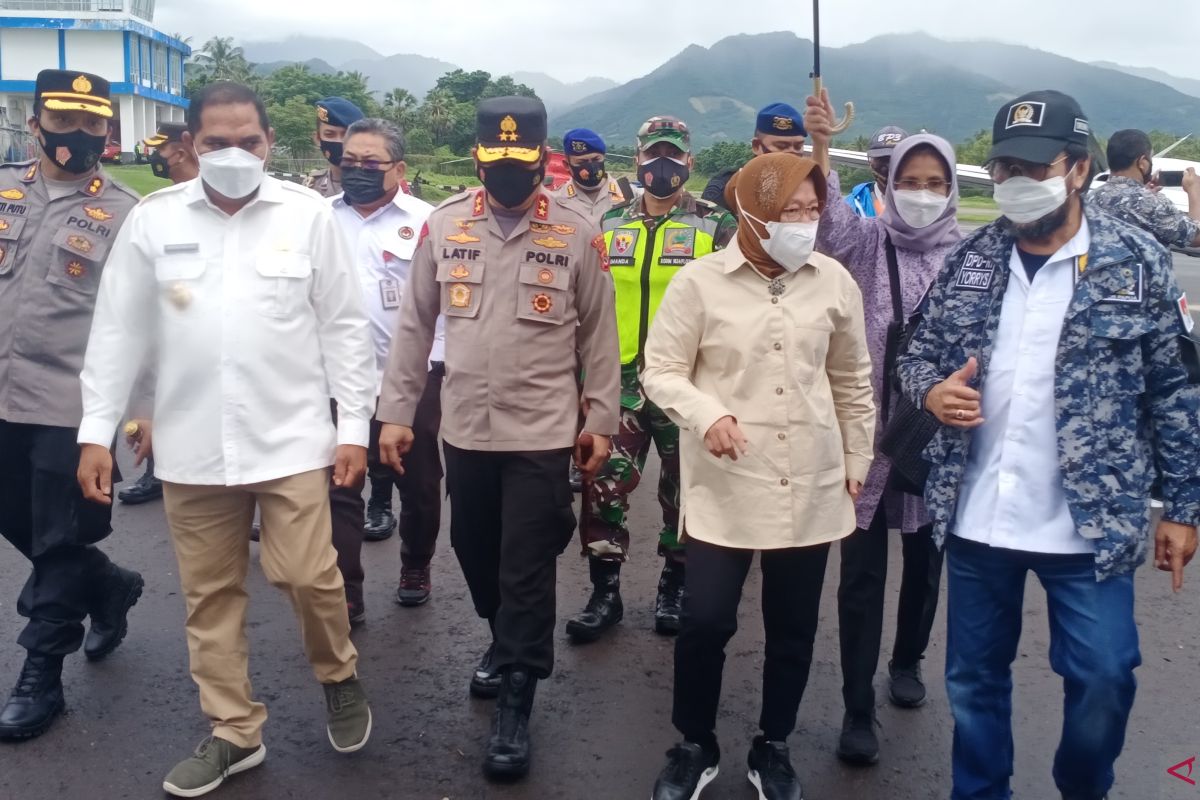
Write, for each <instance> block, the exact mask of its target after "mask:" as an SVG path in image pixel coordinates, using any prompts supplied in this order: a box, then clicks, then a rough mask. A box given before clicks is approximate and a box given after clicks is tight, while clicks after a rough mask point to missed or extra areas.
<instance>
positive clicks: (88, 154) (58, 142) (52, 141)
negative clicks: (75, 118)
mask: <svg viewBox="0 0 1200 800" xmlns="http://www.w3.org/2000/svg"><path fill="white" fill-rule="evenodd" d="M107 143H108V135H107V134H103V133H102V134H99V135H93V134H90V133H88V132H87V131H83V130H78V131H71V132H70V133H54V132H53V131H48V130H46V129H45V128H42V150H44V151H45V153H46V155H47V156H49V157H50V160H51V161H53V162H54V163H55V164H57V165H58V166H60V167H62V168H63V169H65V170H66V171H67V172H70V173H71V174H72V175H82V174H83V173H85V172H90V171H91V169H92V168H93V167H95V166H96V164H97V163H98V162H99V161H100V156H101V155H102V154H103V153H104V145H105V144H107ZM64 149H65V150H66V151H67V160H66V161H65V162H64V161H62V160H60V158H59V155H60V153H59V151H60V150H64Z"/></svg>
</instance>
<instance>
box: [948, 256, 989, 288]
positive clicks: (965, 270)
mask: <svg viewBox="0 0 1200 800" xmlns="http://www.w3.org/2000/svg"><path fill="white" fill-rule="evenodd" d="M995 274H996V266H995V265H994V264H992V262H991V261H989V260H988V258H987V256H985V255H983V253H977V252H975V251H974V250H968V251H967V252H966V253H965V254H964V255H963V258H962V261H961V262H960V263H959V265H958V275H957V277H955V279H954V288H956V289H966V290H968V291H972V292H986V291H989V290H990V289H991V288H992V277H993V276H994V275H995Z"/></svg>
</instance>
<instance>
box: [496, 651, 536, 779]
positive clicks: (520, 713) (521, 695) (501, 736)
mask: <svg viewBox="0 0 1200 800" xmlns="http://www.w3.org/2000/svg"><path fill="white" fill-rule="evenodd" d="M536 688H537V678H535V677H534V676H533V673H532V672H531V671H530V670H529V667H526V666H524V665H523V664H514V665H512V666H510V667H507V668H506V669H505V670H504V677H503V679H502V680H501V682H500V697H499V699H497V701H496V711H495V713H494V714H493V715H492V735H491V738H489V739H488V746H487V755H486V756H484V759H483V772H484V774H485V775H487V776H488V777H489V778H523V777H524V776H525V774H526V773H527V772H529V749H530V743H529V715H530V713H531V712H532V711H533V694H534V690H535V689H536Z"/></svg>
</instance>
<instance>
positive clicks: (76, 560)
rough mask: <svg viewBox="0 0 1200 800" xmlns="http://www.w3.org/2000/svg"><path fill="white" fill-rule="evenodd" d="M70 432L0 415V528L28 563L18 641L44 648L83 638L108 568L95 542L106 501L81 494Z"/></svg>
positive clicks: (60, 649) (105, 520)
mask: <svg viewBox="0 0 1200 800" xmlns="http://www.w3.org/2000/svg"><path fill="white" fill-rule="evenodd" d="M76 434H77V431H76V430H75V429H74V428H58V427H49V426H44V425H22V424H15V423H10V422H5V421H2V420H0V535H3V536H4V538H5V539H7V540H8V541H9V542H10V543H11V544H12V546H13V547H15V548H17V550H18V551H20V553H21V554H22V555H23V556H25V557H26V558H27V559H29V561H30V562H31V564H32V565H33V571H32V572H31V573H30V575H29V579H28V580H27V581H26V582H25V587H24V588H23V589H22V590H21V595H20V597H19V598H18V600H17V613H19V614H20V615H21V616H23V617H25V618H26V619H28V620H29V622H28V623H27V624H26V625H25V629H24V630H23V631H21V634H20V636H19V637H18V639H17V642H18V643H19V644H20V645H21V646H22V647H24V648H25V649H26V650H29V651H32V652H36V653H43V654H46V655H67V654H69V653H73V652H75V651H76V650H78V649H79V647H80V645H82V644H83V634H84V630H83V619H84V617H86V616H87V615H88V614H89V613H91V609H92V607H93V606H94V605H95V604H96V603H97V602H98V601H99V600H100V596H99V595H100V593H101V590H102V587H103V586H104V582H105V579H106V578H108V577H109V576H110V575H111V573H112V571H113V565H112V562H111V561H109V559H108V556H106V555H105V554H104V553H103V552H101V550H100V549H99V548H97V547H96V546H95V543H96V542H98V541H100V540H101V539H103V538H104V537H106V536H108V534H109V533H110V532H111V531H112V528H111V526H110V524H109V523H110V520H111V518H112V507H111V506H103V505H98V504H95V503H89V502H87V501H86V500H84V499H83V492H82V491H81V490H80V489H79V483H78V482H77V481H76V478H75V472H76V470H77V469H78V467H79V445H78V444H76V443H75V437H76ZM119 480H120V476H119V474H118V475H114V477H113V482H114V483H115V482H117V481H119Z"/></svg>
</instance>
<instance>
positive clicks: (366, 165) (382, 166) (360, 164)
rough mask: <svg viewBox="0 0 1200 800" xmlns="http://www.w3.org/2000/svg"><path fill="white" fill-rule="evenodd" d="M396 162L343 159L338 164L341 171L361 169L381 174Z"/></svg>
mask: <svg viewBox="0 0 1200 800" xmlns="http://www.w3.org/2000/svg"><path fill="white" fill-rule="evenodd" d="M396 163H398V162H396V161H376V160H375V159H372V158H367V159H363V160H361V161H360V160H357V159H353V158H343V159H342V160H341V162H340V164H339V166H341V168H342V169H355V168H359V169H363V170H366V171H367V172H382V171H383V170H386V169H388V168H389V167H391V166H393V165H394V164H396Z"/></svg>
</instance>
